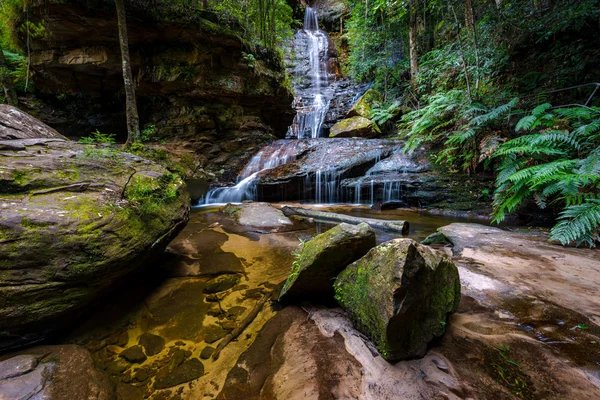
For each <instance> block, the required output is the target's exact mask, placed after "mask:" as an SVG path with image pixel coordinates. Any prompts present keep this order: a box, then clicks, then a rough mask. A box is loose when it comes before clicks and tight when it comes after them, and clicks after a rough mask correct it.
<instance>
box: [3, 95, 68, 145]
mask: <svg viewBox="0 0 600 400" xmlns="http://www.w3.org/2000/svg"><path fill="white" fill-rule="evenodd" d="M36 138H46V139H67V138H66V137H64V136H63V135H61V134H60V133H58V132H57V131H56V130H54V129H52V128H50V127H49V126H48V125H46V124H44V123H42V122H40V121H38V120H37V119H35V118H33V117H32V116H31V115H29V114H27V113H24V112H23V111H21V110H19V109H18V108H15V107H13V106H9V105H6V104H0V140H11V139H36Z"/></svg>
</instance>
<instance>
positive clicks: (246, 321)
mask: <svg viewBox="0 0 600 400" xmlns="http://www.w3.org/2000/svg"><path fill="white" fill-rule="evenodd" d="M270 297H271V293H267V294H266V295H264V296H263V298H262V299H260V300H259V302H258V303H256V305H255V306H254V308H253V309H252V311H250V314H248V316H246V318H244V319H243V321H242V322H241V323H240V324H239V325H238V326H237V327H236V328H235V329H234V330H233V331H232V332H231V333H230V334H229V335H227V336H225V337H224V338H223V340H221V341H220V342H219V345H218V346H217V348H216V350H215V352H214V353H213V355H212V359H213V360H217V359H218V358H219V354H220V353H221V350H223V349H224V348H225V346H227V345H228V344H229V343H230V342H231V341H232V340H234V339H236V338H237V337H238V336H240V334H241V333H242V332H244V330H245V329H246V328H247V327H248V325H250V324H251V323H252V321H254V319H255V318H256V316H257V315H258V313H259V312H260V310H262V308H263V306H264V305H265V303H266V302H267V300H269V298H270Z"/></svg>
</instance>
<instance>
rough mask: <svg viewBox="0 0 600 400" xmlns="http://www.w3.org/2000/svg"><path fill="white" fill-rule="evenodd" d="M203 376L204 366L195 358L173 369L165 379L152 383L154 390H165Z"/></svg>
mask: <svg viewBox="0 0 600 400" xmlns="http://www.w3.org/2000/svg"><path fill="white" fill-rule="evenodd" d="M203 374H204V365H203V364H202V362H201V361H200V360H198V359H197V358H192V359H191V360H188V361H186V362H184V363H183V364H181V365H180V366H178V367H177V368H175V369H173V370H172V371H171V372H170V373H169V374H168V375H167V376H166V377H165V378H162V379H158V380H157V381H156V382H155V383H154V389H165V388H169V387H173V386H177V385H181V384H182V383H185V382H189V381H192V380H194V379H198V378H200V377H201V376H202V375H203Z"/></svg>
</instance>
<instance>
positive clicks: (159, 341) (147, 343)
mask: <svg viewBox="0 0 600 400" xmlns="http://www.w3.org/2000/svg"><path fill="white" fill-rule="evenodd" d="M139 344H140V345H141V346H142V347H143V348H144V350H145V351H146V354H148V355H149V356H154V355H156V354H158V353H160V352H161V351H162V350H163V349H164V348H165V339H163V338H161V337H160V336H157V335H153V334H152V333H144V334H142V336H140V340H139Z"/></svg>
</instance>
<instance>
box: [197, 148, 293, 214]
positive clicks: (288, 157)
mask: <svg viewBox="0 0 600 400" xmlns="http://www.w3.org/2000/svg"><path fill="white" fill-rule="evenodd" d="M297 153H298V148H297V146H296V143H294V142H293V141H290V140H278V141H276V142H275V143H273V144H272V145H270V146H267V147H263V148H262V149H261V150H260V151H259V152H258V153H256V155H255V156H254V157H252V159H251V160H250V162H249V163H248V164H247V165H246V167H245V168H244V170H243V171H242V172H241V173H240V175H239V176H238V178H237V184H236V185H235V186H233V187H222V188H216V189H212V190H210V191H209V192H208V193H207V194H206V196H204V197H203V198H202V199H200V202H199V204H216V203H241V202H242V201H244V200H255V199H256V198H257V192H256V181H255V178H256V176H257V175H258V174H259V173H260V172H261V171H265V170H267V169H272V168H275V167H278V166H280V165H283V164H287V163H288V162H290V161H292V160H294V159H296V155H297Z"/></svg>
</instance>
